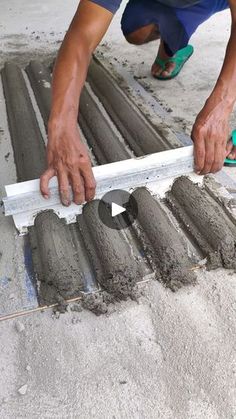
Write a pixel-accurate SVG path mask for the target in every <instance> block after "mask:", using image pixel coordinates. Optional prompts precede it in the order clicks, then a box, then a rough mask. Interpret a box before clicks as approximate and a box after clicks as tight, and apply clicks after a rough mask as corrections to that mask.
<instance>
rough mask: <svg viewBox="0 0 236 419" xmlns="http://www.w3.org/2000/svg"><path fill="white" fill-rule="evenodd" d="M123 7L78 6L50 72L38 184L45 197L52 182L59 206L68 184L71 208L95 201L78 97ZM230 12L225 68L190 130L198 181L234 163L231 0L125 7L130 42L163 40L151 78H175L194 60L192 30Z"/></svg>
mask: <svg viewBox="0 0 236 419" xmlns="http://www.w3.org/2000/svg"><path fill="white" fill-rule="evenodd" d="M120 3H121V0H81V2H80V4H79V7H78V9H77V12H76V14H75V16H74V18H73V21H72V23H71V25H70V28H69V30H68V32H67V34H66V36H65V39H64V41H63V44H62V46H61V49H60V52H59V54H58V57H57V61H56V65H55V68H54V75H53V85H52V108H51V115H50V119H49V124H48V137H49V140H48V148H47V157H48V169H47V170H46V171H45V173H44V174H43V175H42V177H41V192H42V195H43V196H44V197H45V198H48V197H49V188H48V183H49V180H50V179H51V178H52V177H53V176H55V175H56V176H57V177H58V181H59V192H60V196H61V201H62V203H63V204H64V205H66V206H68V205H70V195H69V185H71V187H72V190H73V201H74V202H75V203H76V204H81V203H83V202H85V201H90V200H92V199H93V197H94V194H95V188H96V184H95V180H94V177H93V173H92V169H91V162H90V159H89V157H88V153H87V150H86V147H85V146H84V144H83V143H82V142H81V140H80V134H79V130H78V127H77V116H78V108H79V98H80V93H81V90H82V87H83V85H84V82H85V79H86V74H87V69H88V66H89V62H90V59H91V55H92V53H93V51H94V50H95V48H96V47H97V45H98V44H99V42H100V41H101V39H102V38H103V36H104V34H105V33H106V31H107V29H108V27H109V25H110V23H111V21H112V18H113V15H114V13H115V12H116V10H117V9H118V7H119V5H120ZM228 7H230V9H231V15H232V27H231V35H230V39H229V43H228V46H227V49H226V55H225V59H224V63H223V67H222V70H221V72H220V75H219V78H218V80H217V82H216V85H215V87H214V89H213V91H212V93H211V95H210V96H209V98H208V99H207V101H206V103H205V105H204V107H203V109H202V110H201V112H200V113H199V115H198V116H197V118H196V121H195V123H194V126H193V130H192V140H193V142H194V155H195V167H196V172H197V173H199V174H206V173H210V172H211V173H215V172H217V171H218V170H220V169H221V167H222V165H223V162H224V159H225V157H226V156H228V158H230V159H236V148H235V147H233V145H232V142H230V141H228V139H229V117H230V114H231V112H232V110H233V106H234V103H235V100H236V47H235V46H236V0H228V1H227V0H200V1H199V0H130V1H129V2H128V4H127V7H126V10H125V12H124V15H123V18H122V29H123V32H124V35H125V37H126V39H127V40H128V42H131V43H134V44H143V43H146V42H150V41H153V40H156V39H159V38H160V39H161V42H160V48H159V52H158V56H157V59H156V60H155V63H154V64H153V66H152V74H153V76H154V77H158V78H161V79H168V78H172V77H174V76H175V75H176V74H178V72H179V71H180V70H181V68H182V66H183V65H184V63H185V61H186V60H187V59H188V58H189V57H190V55H191V54H192V52H193V51H192V48H191V47H190V46H188V41H189V38H190V37H191V35H192V34H193V32H194V31H195V30H196V28H197V26H198V25H199V24H201V23H202V22H203V21H205V20H206V19H208V18H209V17H210V16H211V15H212V14H214V13H216V12H218V11H220V10H223V9H226V8H228ZM101 135H102V133H101ZM144 141H145V140H144Z"/></svg>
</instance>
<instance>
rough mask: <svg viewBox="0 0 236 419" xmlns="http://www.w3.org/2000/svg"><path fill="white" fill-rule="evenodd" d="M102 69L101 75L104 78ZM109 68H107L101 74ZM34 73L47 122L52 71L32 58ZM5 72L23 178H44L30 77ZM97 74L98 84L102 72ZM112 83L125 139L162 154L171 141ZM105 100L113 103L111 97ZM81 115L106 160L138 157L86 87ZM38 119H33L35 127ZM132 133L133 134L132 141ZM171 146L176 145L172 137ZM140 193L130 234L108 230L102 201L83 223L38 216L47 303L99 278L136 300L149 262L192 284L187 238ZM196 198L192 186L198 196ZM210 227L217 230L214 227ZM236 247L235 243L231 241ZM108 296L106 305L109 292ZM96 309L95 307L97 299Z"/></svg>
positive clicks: (160, 272) (35, 243)
mask: <svg viewBox="0 0 236 419" xmlns="http://www.w3.org/2000/svg"><path fill="white" fill-rule="evenodd" d="M97 68H99V66H98V65H97V64H96V65H95V66H94V67H92V71H93V72H94V71H95V70H94V69H97ZM8 69H10V71H9V74H8ZM100 70H101V68H100ZM100 70H98V74H99V75H98V80H100V78H99V77H101V72H100ZM103 72H104V69H102V74H103ZM27 74H28V76H29V78H30V82H31V86H32V89H33V92H34V95H35V97H36V100H37V104H38V106H39V109H40V112H41V114H42V117H43V120H44V124H45V127H47V121H48V117H49V112H50V101H51V92H50V82H51V75H50V71H49V70H48V69H46V68H45V67H43V66H42V65H41V64H39V63H37V62H33V63H31V64H30V65H29V66H28V67H27ZM3 75H4V77H3V83H4V91H5V96H6V101H7V111H8V114H9V115H10V116H9V124H10V129H11V136H12V142H13V145H15V147H16V150H17V152H15V160H16V165H17V167H18V166H19V167H20V168H21V180H25V178H26V175H27V176H28V177H29V178H34V177H38V176H39V175H40V174H41V172H42V163H40V162H44V161H45V160H44V159H45V148H44V144H43V139H42V135H41V133H40V129H39V126H38V123H37V119H36V116H35V113H34V110H33V107H32V103H31V101H30V98H29V94H28V91H27V87H26V85H25V81H24V78H23V77H22V73H21V70H20V69H19V68H17V67H16V66H14V65H12V64H11V65H10V66H9V65H7V66H6V67H5V69H4V72H3ZM93 76H94V78H93V82H92V84H93V87H94V86H95V84H94V83H95V73H94V74H93ZM12 77H13V78H14V80H12ZM104 77H106V73H105V76H104ZM109 83H110V89H111V90H110V95H111V99H112V105H111V107H112V109H113V111H114V112H115V111H117V115H118V117H119V121H118V120H117V121H114V122H116V125H117V127H119V130H120V132H122V133H123V134H124V133H125V132H126V133H127V135H126V134H125V135H124V137H125V140H126V141H127V142H128V144H129V146H130V145H132V144H134V150H133V151H134V152H135V153H136V154H137V155H143V154H144V153H148V152H150V151H157V150H158V147H159V146H160V144H165V138H164V137H163V138H161V142H160V140H159V137H160V136H158V135H157V134H156V133H155V131H154V129H153V127H152V126H151V125H149V124H148V122H147V120H146V119H145V118H144V116H142V114H141V113H140V111H139V110H138V109H137V108H136V107H135V105H134V104H132V105H130V104H129V100H126V96H125V95H124V93H123V92H122V91H121V90H120V89H119V88H118V87H117V86H115V85H114V87H113V84H114V81H112V79H110V78H109ZM104 85H105V84H104ZM12 86H14V90H12ZM105 86H106V85H105ZM95 91H96V88H95ZM98 91H99V92H100V90H98ZM114 92H115V93H114ZM103 94H104V92H103ZM104 95H105V94H104ZM101 97H102V96H101ZM101 97H100V98H101ZM101 100H102V99H101ZM22 101H23V103H24V106H22ZM12 104H13V105H14V106H13V105H12ZM104 105H105V106H106V104H105V101H104ZM118 105H119V106H118ZM117 106H118V107H117ZM130 106H131V108H130ZM107 107H108V106H107ZM124 109H126V112H125V113H123V111H124ZM129 109H131V111H130V112H131V117H130V113H129V112H128V110H129ZM107 110H108V109H107ZM80 113H81V117H80V125H81V126H82V130H83V131H84V133H85V134H86V140H87V142H88V144H89V145H90V146H92V151H93V152H94V154H95V155H96V157H97V160H98V163H99V164H101V163H109V162H112V161H116V160H122V159H124V158H127V157H129V156H130V155H131V152H130V149H129V146H128V145H127V144H126V143H125V141H124V140H122V138H121V136H119V135H118V134H117V130H116V129H115V128H114V125H113V123H112V122H111V120H110V119H109V116H108V114H107V113H106V111H105V110H104V109H103V108H102V106H100V104H99V101H97V99H96V98H95V97H94V93H93V92H92V91H91V89H90V88H89V87H87V86H86V87H85V90H84V92H83V95H82V100H81V108H80ZM32 115H33V116H32ZM140 115H141V116H140ZM31 119H33V120H34V124H32V121H31ZM140 124H141V126H142V130H141V128H140ZM29 127H30V128H29ZM19 133H20V134H19ZM101 133H102V134H103V135H101ZM128 134H129V135H128ZM154 134H155V135H154ZM129 136H130V137H132V141H131V140H130V139H129ZM19 138H20V141H19ZM29 139H30V141H29ZM39 139H40V147H39V146H38V142H39ZM141 139H142V149H141V148H140V144H141ZM136 141H137V142H136ZM28 142H29V144H30V147H31V148H30V155H28V158H27V159H25V160H24V164H22V162H21V158H20V156H21V154H22V152H23V151H22V150H24V149H25V148H26V144H27V145H28ZM172 146H173V145H172ZM135 148H136V149H135ZM165 148H166V149H168V148H170V144H169V143H168V142H167V143H166V144H165ZM162 149H163V148H162ZM36 157H37V158H36ZM32 161H33V163H32ZM190 193H191V192H190ZM135 196H136V198H137V200H138V203H140V205H139V207H140V208H139V216H138V222H137V226H138V227H137V229H135V230H133V229H130V230H127V231H126V232H125V233H124V232H118V231H116V230H111V229H108V228H107V227H106V226H104V225H103V224H102V223H101V222H100V220H99V218H98V216H97V201H94V202H92V203H89V204H87V205H85V207H84V211H83V214H82V215H81V216H80V217H78V223H77V224H73V225H70V226H66V225H65V224H64V223H63V222H62V221H61V220H59V219H58V217H57V216H56V215H55V214H53V213H51V212H48V211H47V212H44V213H42V214H39V215H38V217H37V218H36V221H35V227H33V228H32V229H31V230H30V239H31V243H32V249H33V256H34V269H35V272H36V274H37V277H38V279H39V280H40V283H41V286H40V297H41V299H42V300H43V301H45V302H46V303H51V302H55V299H58V300H61V298H62V299H63V298H70V297H77V296H78V294H80V293H81V291H85V292H87V291H93V290H97V289H98V288H97V286H96V283H97V282H98V283H99V284H100V285H101V287H102V289H103V290H104V289H105V290H106V291H107V292H109V293H110V294H111V295H112V296H113V297H114V299H121V298H122V299H125V298H126V297H127V296H131V297H132V296H134V294H135V289H136V284H137V282H139V281H141V280H142V278H143V277H144V276H145V273H147V271H149V272H150V268H148V262H147V260H148V261H149V263H150V264H151V267H152V269H153V270H154V271H155V272H156V274H157V277H158V278H159V279H161V280H162V281H163V282H164V283H165V284H166V285H168V286H170V287H171V288H172V289H176V288H178V287H179V285H180V284H181V283H184V284H188V283H190V282H192V281H194V274H193V272H192V271H191V268H192V267H193V262H192V261H191V259H190V258H189V257H188V256H187V247H186V243H184V242H183V240H182V238H180V235H179V233H178V231H177V229H176V227H175V226H174V225H173V224H172V222H171V220H170V218H169V216H168V215H167V213H166V212H165V209H164V208H163V207H162V205H161V204H160V203H158V202H157V201H156V200H155V199H154V198H152V197H151V195H150V193H149V192H148V191H147V190H145V189H144V188H141V189H139V190H137V191H136V192H135ZM195 199H196V198H195V190H194V189H193V196H192V200H193V201H195ZM212 208H213V209H212V213H214V211H216V212H217V211H222V209H221V207H220V206H219V205H218V206H217V208H216V207H212ZM183 209H184V208H183ZM226 222H228V220H227V217H226ZM208 228H209V229H210V228H211V225H210V226H209V227H208ZM138 230H139V233H140V231H141V235H140V234H137V232H138ZM201 234H203V233H202V231H199V235H201ZM212 234H213V233H212ZM137 242H138V243H139V244H138V246H137ZM141 243H142V244H141ZM203 244H204V243H203ZM142 245H143V247H142ZM231 245H232V242H230V244H229V246H231ZM141 248H142V250H141ZM138 249H139V250H138ZM204 250H205V247H204V248H203V249H201V251H202V252H203V253H204ZM143 254H144V256H143ZM224 266H226V264H224ZM227 267H229V266H228V265H227ZM101 301H102V304H103V302H104V298H103V297H102V299H101ZM96 304H97V301H96ZM89 307H90V308H93V304H91V301H90V302H89ZM103 311H104V308H103Z"/></svg>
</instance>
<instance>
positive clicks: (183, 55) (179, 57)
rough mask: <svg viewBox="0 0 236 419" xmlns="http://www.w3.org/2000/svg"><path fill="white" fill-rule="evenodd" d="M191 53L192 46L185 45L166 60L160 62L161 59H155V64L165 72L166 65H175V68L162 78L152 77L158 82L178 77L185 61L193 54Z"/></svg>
mask: <svg viewBox="0 0 236 419" xmlns="http://www.w3.org/2000/svg"><path fill="white" fill-rule="evenodd" d="M193 51H194V49H193V47H192V45H187V46H186V47H185V48H182V49H180V50H179V51H178V52H176V54H175V55H174V56H173V57H171V58H168V59H167V60H162V59H161V58H159V57H157V58H156V59H155V64H158V65H160V66H161V67H162V68H163V70H165V68H166V64H167V63H175V64H176V66H175V68H174V70H173V71H172V73H170V75H169V76H167V77H162V76H161V75H160V76H154V77H155V78H156V79H158V80H170V79H173V78H174V77H176V76H178V74H179V72H180V70H181V69H182V68H183V66H184V64H185V63H186V61H188V59H189V58H190V57H191V55H192V54H193Z"/></svg>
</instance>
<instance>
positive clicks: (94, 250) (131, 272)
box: [78, 200, 143, 300]
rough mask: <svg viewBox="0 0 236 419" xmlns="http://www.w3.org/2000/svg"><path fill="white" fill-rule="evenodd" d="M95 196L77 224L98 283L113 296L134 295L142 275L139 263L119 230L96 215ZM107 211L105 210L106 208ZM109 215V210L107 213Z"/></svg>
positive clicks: (133, 296) (123, 297)
mask: <svg viewBox="0 0 236 419" xmlns="http://www.w3.org/2000/svg"><path fill="white" fill-rule="evenodd" d="M99 203H100V205H104V210H103V211H104V212H105V211H106V210H107V209H106V206H105V204H104V203H103V202H100V201H99V200H95V201H93V202H91V203H89V204H87V205H85V207H84V210H83V216H80V217H78V225H79V228H80V231H81V234H82V236H83V238H84V242H85V246H86V248H87V251H88V252H89V254H90V257H91V261H92V264H93V267H94V269H95V271H96V277H97V280H98V282H99V284H100V285H101V286H102V288H103V289H105V290H106V291H107V292H109V293H110V294H112V295H113V296H114V297H115V298H116V299H118V300H119V299H121V300H124V299H127V298H128V297H131V298H135V296H136V293H137V282H139V281H141V279H142V272H143V269H142V266H141V264H140V261H139V260H137V259H136V257H135V254H134V252H132V248H131V245H130V244H129V243H128V242H126V241H125V240H124V238H123V236H122V233H121V232H120V231H119V230H116V229H112V228H108V227H106V226H105V225H104V224H103V223H102V221H101V220H100V218H99V214H98V206H99ZM107 214H108V210H107ZM107 216H108V217H110V214H108V215H107Z"/></svg>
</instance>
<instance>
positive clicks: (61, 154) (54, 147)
mask: <svg viewBox="0 0 236 419" xmlns="http://www.w3.org/2000/svg"><path fill="white" fill-rule="evenodd" d="M47 162H48V168H47V170H46V171H45V172H44V173H43V175H42V176H41V178H40V190H41V193H42V195H43V196H44V198H49V197H50V192H49V180H50V179H51V178H52V177H53V176H57V178H58V184H59V193H60V197H61V202H62V204H63V205H65V206H69V205H70V204H71V196H70V195H71V194H70V185H71V188H72V191H73V201H74V202H75V203H76V204H82V203H84V202H85V201H91V200H92V199H93V198H94V195H95V188H96V182H95V179H94V176H93V171H92V166H91V161H90V158H89V155H88V151H87V149H86V146H85V145H84V144H83V143H82V142H81V139H80V134H79V129H78V126H77V125H76V124H75V126H74V127H73V126H69V127H63V128H61V127H60V128H58V127H57V126H55V125H54V126H53V127H52V126H51V127H50V126H49V129H48V146H47Z"/></svg>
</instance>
